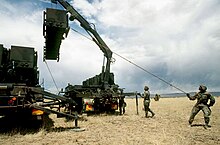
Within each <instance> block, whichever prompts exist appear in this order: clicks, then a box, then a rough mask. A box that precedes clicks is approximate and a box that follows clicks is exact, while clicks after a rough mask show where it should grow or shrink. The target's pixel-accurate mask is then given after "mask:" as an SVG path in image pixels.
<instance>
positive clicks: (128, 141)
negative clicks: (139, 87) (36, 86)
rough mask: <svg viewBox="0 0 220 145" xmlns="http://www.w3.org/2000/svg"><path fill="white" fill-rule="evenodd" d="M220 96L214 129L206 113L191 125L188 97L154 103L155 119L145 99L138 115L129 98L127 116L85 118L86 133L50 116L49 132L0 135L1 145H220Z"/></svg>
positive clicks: (191, 103) (83, 123)
mask: <svg viewBox="0 0 220 145" xmlns="http://www.w3.org/2000/svg"><path fill="white" fill-rule="evenodd" d="M219 101H220V97H217V98H216V104H215V106H213V107H212V116H211V121H210V124H211V126H212V127H211V128H210V129H204V128H203V126H202V125H203V124H204V119H203V114H202V112H200V113H199V114H198V115H197V116H196V118H195V121H194V124H195V126H193V127H189V126H188V117H189V114H190V112H191V109H192V107H193V105H194V104H195V101H189V100H188V99H187V98H186V97H185V98H161V99H160V100H159V101H154V100H152V102H151V108H152V110H153V111H154V112H155V113H156V116H155V117H153V118H145V117H144V111H143V110H142V108H143V105H142V99H140V100H139V106H138V110H139V115H137V110H136V100H135V99H126V102H127V107H126V113H125V114H124V115H122V116H120V115H105V114H102V115H96V116H86V115H84V116H83V118H84V120H81V121H79V122H78V124H79V127H81V128H82V129H83V128H84V129H85V131H82V132H74V131H73V130H72V128H73V126H74V123H73V122H65V119H62V118H56V116H55V115H50V118H52V119H53V121H54V127H53V128H51V129H50V130H49V131H46V130H44V129H41V130H40V131H36V132H27V133H19V132H18V133H15V134H13V133H8V132H7V133H4V132H1V134H0V144H2V145H11V144H12V145H13V144H14V145H15V144H16V145H17V144H19V145H29V144H34V145H38V144H42V145H47V144H48V145H51V144H53V145H58V144H65V145H66V144H69V145H72V144H77V145H109V144H111V145H119V144H121V145H148V144H158V145H171V144H172V145H174V144H175V145H194V144H198V145H209V144H210V145H216V144H220V116H219V115H220V104H219V103H218V102H219Z"/></svg>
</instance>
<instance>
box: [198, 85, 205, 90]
mask: <svg viewBox="0 0 220 145" xmlns="http://www.w3.org/2000/svg"><path fill="white" fill-rule="evenodd" d="M199 90H200V91H206V90H207V87H206V86H204V85H200V86H199Z"/></svg>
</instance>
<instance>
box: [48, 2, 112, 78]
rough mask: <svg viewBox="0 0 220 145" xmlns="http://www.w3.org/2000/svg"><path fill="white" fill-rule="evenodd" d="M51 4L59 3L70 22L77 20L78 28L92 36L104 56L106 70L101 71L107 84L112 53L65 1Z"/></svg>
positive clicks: (94, 31)
mask: <svg viewBox="0 0 220 145" xmlns="http://www.w3.org/2000/svg"><path fill="white" fill-rule="evenodd" d="M51 2H53V3H57V2H59V3H60V4H61V5H62V6H63V8H64V9H65V10H66V11H67V12H69V13H70V14H71V16H70V20H71V21H73V20H75V19H76V20H77V21H79V22H80V26H81V27H83V28H84V29H85V30H86V31H87V32H88V33H89V34H90V35H93V37H92V38H93V41H94V42H95V43H96V44H97V45H98V46H99V48H100V49H101V51H102V52H103V53H104V56H105V57H106V58H107V62H106V68H105V70H103V71H104V72H105V75H104V81H105V82H108V79H109V74H110V63H111V58H112V51H111V50H110V49H109V47H108V46H107V45H106V44H105V42H104V41H103V40H102V38H101V37H100V36H99V34H98V33H97V31H96V30H95V29H94V28H92V27H91V25H90V24H89V23H88V22H87V21H86V20H85V19H84V18H83V17H82V16H81V15H80V14H79V13H78V12H77V11H76V10H75V9H74V8H73V7H72V6H71V5H70V4H69V3H68V2H67V1H65V0H51Z"/></svg>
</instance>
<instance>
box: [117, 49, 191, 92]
mask: <svg viewBox="0 0 220 145" xmlns="http://www.w3.org/2000/svg"><path fill="white" fill-rule="evenodd" d="M113 53H114V54H116V55H117V56H119V57H121V58H122V59H124V60H126V61H127V62H129V63H131V64H133V65H134V66H136V67H138V68H139V69H141V70H143V71H144V72H146V73H148V74H150V75H152V76H154V77H155V78H157V79H159V80H160V81H162V82H164V83H166V84H168V85H169V86H171V87H174V88H175V89H177V90H179V91H181V92H183V93H184V94H187V93H186V92H185V91H183V90H182V89H180V88H178V87H176V86H174V85H173V84H171V83H169V82H168V81H166V80H164V79H162V78H160V77H159V76H157V75H155V74H153V73H151V72H149V71H148V70H146V69H144V68H143V67H141V66H139V65H137V64H135V63H134V62H131V61H130V60H128V59H127V58H125V57H123V56H121V55H119V54H117V53H115V52H113Z"/></svg>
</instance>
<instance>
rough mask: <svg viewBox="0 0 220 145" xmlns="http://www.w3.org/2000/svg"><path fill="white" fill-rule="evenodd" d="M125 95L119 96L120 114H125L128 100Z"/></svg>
mask: <svg viewBox="0 0 220 145" xmlns="http://www.w3.org/2000/svg"><path fill="white" fill-rule="evenodd" d="M124 98H125V97H124V96H121V97H120V98H119V111H120V115H122V114H125V107H126V102H125V100H124Z"/></svg>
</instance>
